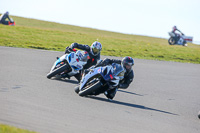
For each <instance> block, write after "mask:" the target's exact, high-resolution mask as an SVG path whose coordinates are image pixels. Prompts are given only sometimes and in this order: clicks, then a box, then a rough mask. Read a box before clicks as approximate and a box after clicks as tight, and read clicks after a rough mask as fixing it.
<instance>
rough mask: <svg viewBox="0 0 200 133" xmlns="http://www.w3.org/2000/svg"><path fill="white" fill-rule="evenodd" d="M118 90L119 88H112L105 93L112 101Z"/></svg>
mask: <svg viewBox="0 0 200 133" xmlns="http://www.w3.org/2000/svg"><path fill="white" fill-rule="evenodd" d="M116 92H117V88H114V89H110V90H107V91H105V92H104V95H105V96H106V97H107V98H108V99H109V100H111V101H112V99H113V98H114V97H115V94H116Z"/></svg>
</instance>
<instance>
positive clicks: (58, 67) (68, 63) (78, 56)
mask: <svg viewBox="0 0 200 133" xmlns="http://www.w3.org/2000/svg"><path fill="white" fill-rule="evenodd" d="M88 59H89V54H88V52H86V51H80V50H77V51H76V52H71V53H69V54H64V55H63V56H61V57H60V58H57V61H55V63H54V64H53V66H52V68H51V70H50V72H49V73H48V74H47V78H49V79H50V78H52V77H56V76H59V77H61V78H66V77H67V78H70V77H72V76H74V75H76V74H78V73H79V72H80V70H82V69H83V66H84V65H85V64H86V63H87V60H88Z"/></svg>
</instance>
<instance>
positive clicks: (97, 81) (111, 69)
mask: <svg viewBox="0 0 200 133" xmlns="http://www.w3.org/2000/svg"><path fill="white" fill-rule="evenodd" d="M124 73H125V69H124V68H123V67H122V66H121V65H120V64H116V63H113V64H112V65H108V66H104V67H97V68H93V69H90V71H89V72H88V73H87V74H83V76H82V80H81V82H80V85H79V86H77V87H75V92H76V93H77V94H78V95H79V96H87V95H98V94H100V93H104V92H105V91H107V90H109V89H114V88H116V87H117V86H118V84H119V82H120V80H123V78H124Z"/></svg>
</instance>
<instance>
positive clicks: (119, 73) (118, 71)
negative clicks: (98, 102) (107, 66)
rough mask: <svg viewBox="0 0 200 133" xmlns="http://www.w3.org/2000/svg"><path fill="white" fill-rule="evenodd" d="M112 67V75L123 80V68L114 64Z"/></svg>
mask: <svg viewBox="0 0 200 133" xmlns="http://www.w3.org/2000/svg"><path fill="white" fill-rule="evenodd" d="M112 66H113V75H114V76H119V77H121V78H123V77H124V73H125V71H124V69H123V67H122V66H121V65H120V64H116V63H113V64H112Z"/></svg>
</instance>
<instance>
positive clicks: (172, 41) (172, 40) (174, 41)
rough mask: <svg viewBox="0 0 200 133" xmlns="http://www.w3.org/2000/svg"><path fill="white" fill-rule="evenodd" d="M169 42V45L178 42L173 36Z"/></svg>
mask: <svg viewBox="0 0 200 133" xmlns="http://www.w3.org/2000/svg"><path fill="white" fill-rule="evenodd" d="M168 43H169V45H174V44H175V43H176V40H175V39H174V38H173V37H170V38H169V40H168Z"/></svg>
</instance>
